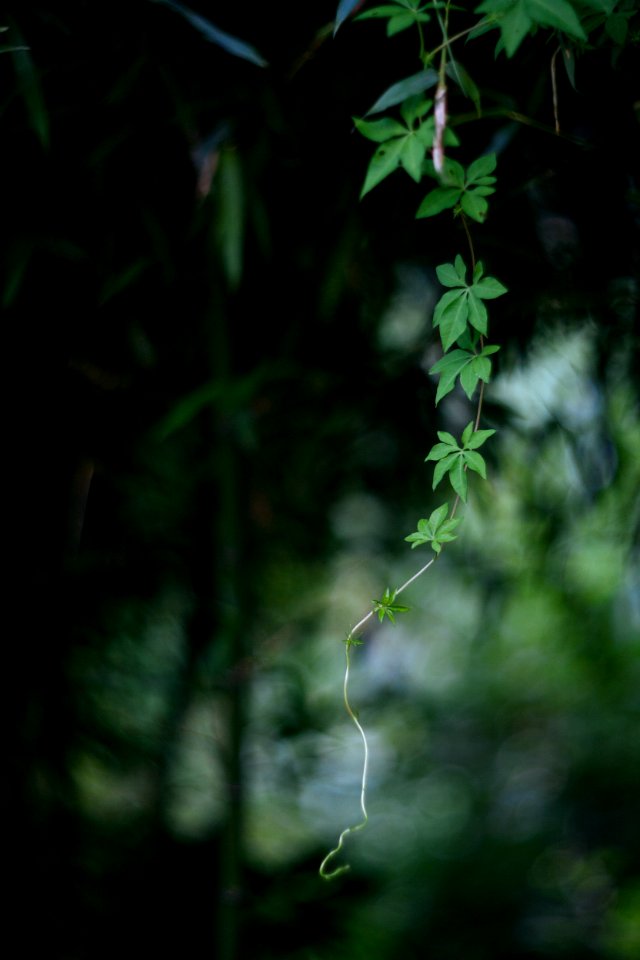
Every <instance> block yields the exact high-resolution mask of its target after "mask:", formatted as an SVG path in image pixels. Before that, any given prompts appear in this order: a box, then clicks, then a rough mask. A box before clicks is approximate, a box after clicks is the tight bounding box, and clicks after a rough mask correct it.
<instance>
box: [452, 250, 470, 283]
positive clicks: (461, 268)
mask: <svg viewBox="0 0 640 960" xmlns="http://www.w3.org/2000/svg"><path fill="white" fill-rule="evenodd" d="M453 265H454V267H455V271H456V273H457V274H458V276H459V277H460V279H461V280H462V282H463V283H466V282H467V265H466V263H465V262H464V260H463V259H462V257H461V256H460V254H459V253H458V254H457V255H456V258H455V260H454V261H453Z"/></svg>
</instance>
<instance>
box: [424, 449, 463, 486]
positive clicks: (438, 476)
mask: <svg viewBox="0 0 640 960" xmlns="http://www.w3.org/2000/svg"><path fill="white" fill-rule="evenodd" d="M461 456H462V452H459V453H452V454H450V455H449V456H448V457H446V458H445V459H444V460H440V462H439V463H437V464H436V467H435V470H434V471H433V483H432V485H431V486H432V489H433V490H435V488H436V487H437V486H438V484H439V483H440V481H441V480H442V478H443V477H444V475H445V473H448V471H449V470H450V468H451V467H452V466H453V465H454V463H456V462H457V461H458V460H459V459H460V457H461ZM427 459H428V458H427Z"/></svg>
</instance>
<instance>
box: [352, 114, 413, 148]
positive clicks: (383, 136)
mask: <svg viewBox="0 0 640 960" xmlns="http://www.w3.org/2000/svg"><path fill="white" fill-rule="evenodd" d="M353 122H354V123H355V125H356V127H357V129H358V130H359V132H360V133H361V134H362V136H363V137H366V138H367V140H373V141H374V143H385V142H386V141H387V140H391V139H392V138H393V137H402V136H404V135H405V134H406V132H407V128H406V127H404V126H403V125H402V124H401V123H399V122H398V121H397V120H393V119H392V118H391V117H384V118H383V119H382V120H359V119H358V118H357V117H354V118H353Z"/></svg>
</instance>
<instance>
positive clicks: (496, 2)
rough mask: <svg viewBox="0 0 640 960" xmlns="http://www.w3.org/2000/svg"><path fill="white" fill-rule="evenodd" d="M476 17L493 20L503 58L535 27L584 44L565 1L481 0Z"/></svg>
mask: <svg viewBox="0 0 640 960" xmlns="http://www.w3.org/2000/svg"><path fill="white" fill-rule="evenodd" d="M476 13H486V14H488V15H489V16H494V18H495V24H494V25H495V26H496V27H499V28H500V35H501V40H502V44H503V45H504V49H505V50H506V53H507V56H508V57H512V56H513V55H514V53H515V52H516V50H517V49H518V47H519V46H520V44H521V43H522V41H523V40H524V38H525V37H526V36H527V34H529V33H531V32H532V31H533V29H534V27H535V26H536V25H540V26H543V27H555V28H556V29H557V30H561V31H562V32H563V33H566V34H568V35H569V36H572V37H576V38H577V39H579V40H586V39H587V37H586V34H585V32H584V30H583V28H582V25H581V23H580V19H579V17H578V15H577V13H576V11H575V10H574V9H573V7H572V6H571V4H570V3H569V2H568V0H485V2H484V3H481V4H480V6H479V7H476Z"/></svg>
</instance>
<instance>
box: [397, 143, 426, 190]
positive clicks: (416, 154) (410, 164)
mask: <svg viewBox="0 0 640 960" xmlns="http://www.w3.org/2000/svg"><path fill="white" fill-rule="evenodd" d="M423 160H424V147H423V145H422V144H421V143H420V141H419V140H418V138H417V137H416V136H415V135H414V134H409V136H407V137H405V138H404V140H403V147H402V151H401V153H400V163H401V164H402V166H403V167H404V169H405V170H406V171H407V173H408V174H409V176H410V177H411V178H412V179H413V180H415V181H416V183H420V179H421V177H422V161H423Z"/></svg>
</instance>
